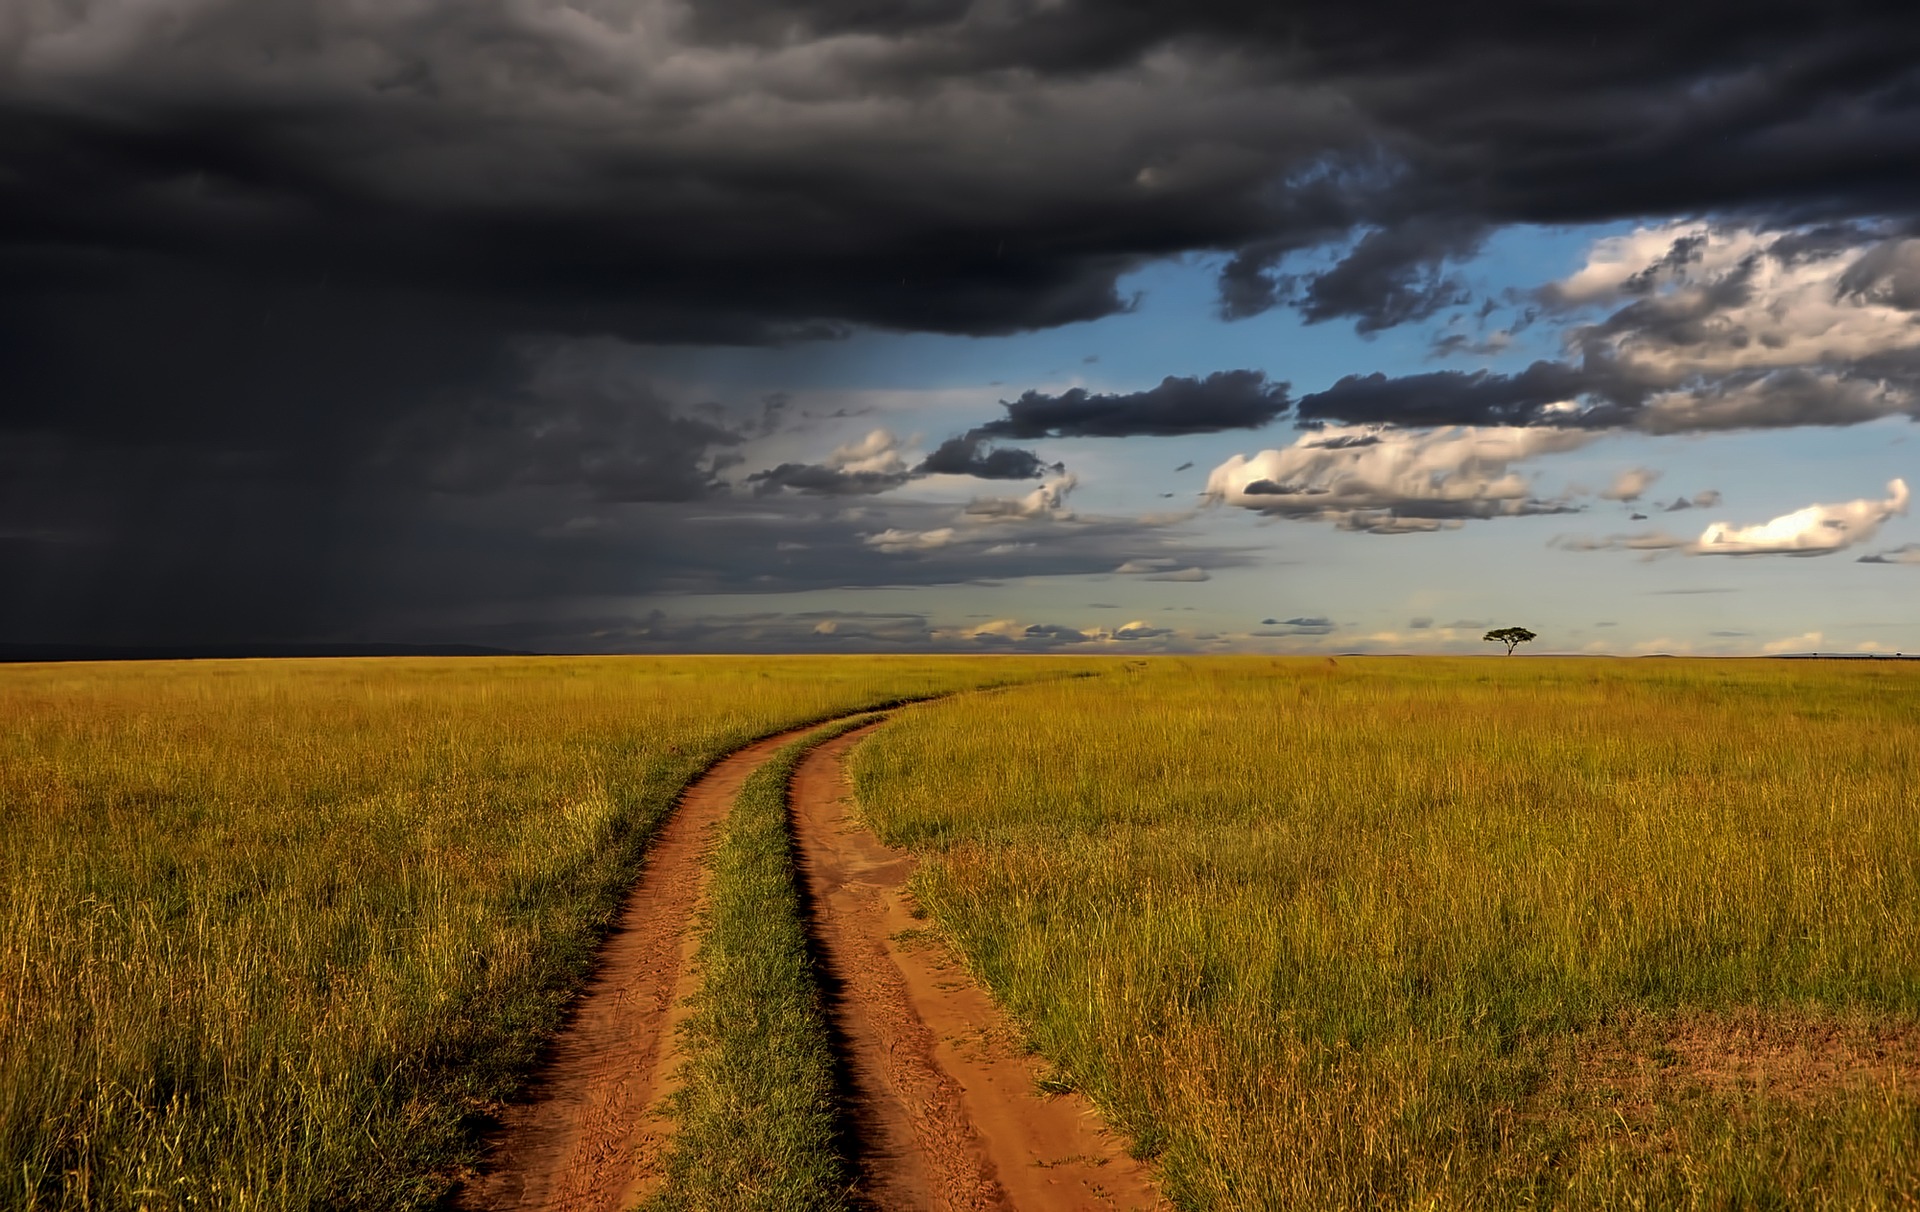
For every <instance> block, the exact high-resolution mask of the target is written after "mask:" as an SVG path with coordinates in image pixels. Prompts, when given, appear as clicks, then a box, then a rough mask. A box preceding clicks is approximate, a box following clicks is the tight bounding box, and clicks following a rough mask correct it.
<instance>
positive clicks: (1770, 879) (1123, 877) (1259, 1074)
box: [855, 658, 1920, 1208]
mask: <svg viewBox="0 0 1920 1212" xmlns="http://www.w3.org/2000/svg"><path fill="white" fill-rule="evenodd" d="M855 770H856V780H857V786H858V790H859V795H860V800H861V803H862V804H863V806H864V809H865V811H866V812H867V814H868V816H869V817H870V819H871V820H872V821H873V822H874V823H875V825H876V826H877V828H878V829H879V831H880V832H881V833H882V834H883V835H884V836H885V837H886V838H888V839H889V840H890V841H893V842H896V843H904V844H907V845H909V846H911V847H913V848H915V849H916V850H918V851H920V852H922V853H923V854H924V855H926V856H928V860H929V861H928V862H927V863H926V865H925V866H924V867H923V868H922V870H921V874H920V876H919V877H918V884H917V891H918V893H919V895H920V896H921V898H922V899H923V901H924V902H925V904H926V905H927V907H928V908H929V909H930V911H931V913H932V914H933V916H934V918H935V919H936V920H937V921H938V923H939V924H940V925H941V926H942V927H943V928H944V929H945V930H946V931H948V932H949V933H950V934H951V935H952V937H953V938H954V939H955V940H956V942H957V943H958V945H959V946H960V947H961V948H962V949H963V951H964V952H965V953H966V955H967V956H968V958H969V960H970V962H971V963H972V964H973V965H974V967H975V968H976V970H977V971H978V973H979V974H980V975H981V976H982V977H983V978H984V980H985V981H986V982H987V983H988V984H989V985H990V986H991V987H992V989H993V990H994V992H995V993H996V994H997V995H998V996H999V997H1000V999H1001V1000H1002V1001H1003V1002H1004V1003H1005V1004H1007V1005H1008V1006H1009V1007H1010V1008H1011V1009H1012V1010H1013V1011H1014V1012H1015V1013H1016V1015H1017V1016H1019V1017H1020V1018H1021V1019H1022V1020H1023V1021H1024V1022H1025V1023H1026V1025H1027V1027H1028V1029H1029V1030H1030V1032H1031V1034H1032V1037H1033V1039H1034V1041H1035V1043H1036V1044H1037V1045H1038V1047H1039V1048H1040V1049H1041V1050H1042V1051H1044V1052H1045V1053H1046V1054H1047V1055H1048V1056H1049V1057H1051V1058H1052V1059H1053V1060H1054V1061H1055V1063H1056V1064H1057V1065H1058V1066H1059V1068H1060V1069H1061V1071H1062V1072H1063V1073H1064V1074H1065V1075H1066V1076H1067V1077H1068V1078H1069V1079H1070V1080H1071V1081H1073V1082H1076V1083H1078V1084H1079V1085H1081V1086H1082V1087H1083V1088H1084V1089H1086V1090H1087V1091H1088V1092H1089V1093H1090V1094H1091V1095H1093V1096H1094V1097H1095V1099H1096V1100H1097V1101H1098V1102H1099V1103H1101V1104H1102V1105H1103V1106H1104V1107H1106V1108H1107V1109H1108V1111H1109V1112H1110V1114H1112V1115H1113V1117H1114V1118H1115V1119H1116V1120H1117V1121H1118V1122H1119V1123H1120V1124H1121V1125H1122V1126H1124V1127H1125V1128H1126V1129H1127V1130H1129V1131H1130V1132H1131V1133H1133V1134H1134V1136H1135V1138H1136V1140H1137V1141H1138V1142H1139V1144H1140V1146H1141V1148H1143V1149H1144V1150H1146V1151H1148V1152H1152V1153H1154V1154H1156V1155H1157V1156H1158V1158H1159V1160H1160V1162H1161V1164H1162V1165H1163V1167H1164V1170H1165V1173H1166V1176H1167V1180H1168V1183H1169V1187H1170V1189H1171V1191H1172V1192H1173V1193H1174V1194H1175V1195H1176V1197H1177V1198H1178V1199H1179V1200H1180V1201H1181V1203H1182V1205H1183V1206H1186V1207H1193V1208H1354V1207H1363V1206H1364V1207H1374V1206H1387V1207H1450V1208H1517V1207H1544V1206H1559V1207H1576V1208H1615V1207H1699V1208H1725V1207H1764V1206H1777V1207H1787V1206H1791V1207H1833V1208H1853V1207H1874V1206H1895V1205H1900V1206H1907V1205H1910V1204H1911V1203H1912V1202H1914V1201H1915V1199H1916V1198H1920V1110H1916V1108H1917V1107H1920V806H1917V800H1920V792H1916V788H1920V669H1916V668H1915V667H1914V666H1911V665H1907V664H1894V663H1885V664H1871V663H1848V664H1844V665H1837V664H1825V663H1808V662H1800V663H1784V662H1707V661H1658V662H1654V661H1640V662H1627V661H1601V660H1592V661H1583V660H1547V659H1537V658H1536V659H1529V660H1522V659H1514V660H1511V661H1509V660H1507V659H1505V658H1493V659H1480V660H1471V659H1463V660H1437V659H1434V660H1412V659H1407V660H1391V659H1364V660H1342V661H1340V662H1338V663H1337V664H1335V663H1332V662H1327V661H1324V660H1321V661H1286V660H1281V661H1270V660H1264V659H1261V660H1254V659H1245V658H1240V659H1222V660H1184V661H1173V660H1168V661H1156V662H1152V663H1150V664H1146V665H1135V666H1133V667H1131V668H1130V669H1129V670H1128V671H1127V672H1124V673H1120V674H1116V675H1113V676H1109V677H1106V678H1103V679H1100V680H1097V681H1085V682H1071V683H1054V684H1047V685H1037V686H1031V687H1024V688H1020V689H1016V690H1012V691H1008V692H1006V693H1003V694H997V695H993V696H987V697H981V698H973V699H966V700H954V701H951V702H947V703H943V704H937V705H932V706H928V707H922V708H916V709H914V710H912V711H909V712H904V713H902V714H901V716H900V718H899V719H898V721H897V722H896V723H895V724H894V725H893V726H892V727H890V728H888V729H886V730H884V731H883V732H881V733H880V734H878V735H876V736H875V737H874V738H873V739H872V740H870V741H869V742H867V743H866V744H865V745H864V746H863V747H862V748H861V749H860V750H859V751H858V755H857V758H856V765H855ZM1743 1024H1744V1025H1743Z"/></svg>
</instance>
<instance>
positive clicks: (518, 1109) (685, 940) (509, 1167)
mask: <svg viewBox="0 0 1920 1212" xmlns="http://www.w3.org/2000/svg"><path fill="white" fill-rule="evenodd" d="M818 727H819V725H817V724H815V725H811V726H809V727H807V728H799V729H794V730H792V731H790V732H784V733H781V734H780V735H778V736H772V737H768V738H766V739H764V740H760V741H756V742H754V743H753V744H751V745H748V746H746V747H745V748H743V749H738V750H735V751H734V752H733V753H731V754H729V755H728V756H727V757H724V758H722V759H721V760H720V761H719V762H717V763H715V764H714V765H713V766H712V767H710V768H708V770H707V772H706V773H705V774H703V775H701V776H700V777H699V778H698V779H695V780H694V781H693V782H692V783H690V784H688V786H687V788H686V789H685V790H684V791H682V792H681V794H680V799H679V803H678V805H677V806H676V807H675V808H674V809H673V811H672V813H671V814H670V815H669V816H668V817H667V820H666V821H665V823H664V824H662V825H661V827H660V830H659V832H658V833H657V834H656V835H655V836H654V839H653V842H652V844H651V845H650V846H649V847H648V848H647V854H646V860H645V865H644V866H643V867H642V868H641V871H640V877H639V879H638V880H637V881H636V882H635V883H634V886H633V888H632V889H631V890H630V891H629V892H628V893H627V895H626V898H625V900H624V901H623V902H622V904H621V907H620V912H619V916H618V917H617V918H616V920H615V923H614V927H613V930H612V932H611V933H609V934H608V935H607V938H606V940H605V941H604V942H603V943H602V944H601V949H600V954H599V956H598V958H597V960H596V963H595V966H594V972H593V975H592V977H591V978H589V980H588V982H587V984H586V986H585V988H584V989H583V990H582V991H581V994H580V997H579V1000H578V1001H577V1002H576V1003H575V1004H574V1007H573V1009H572V1011H571V1013H570V1014H569V1017H568V1021H567V1023H566V1025H565V1026H564V1027H563V1028H562V1029H561V1032H560V1034H559V1035H558V1036H557V1037H556V1038H555V1040H554V1042H553V1044H552V1046H551V1050H550V1052H549V1054H548V1057H547V1059H546V1061H545V1062H544V1064H543V1066H542V1068H541V1070H540V1073H539V1075H538V1076H537V1077H536V1078H535V1079H534V1081H533V1083H532V1084H531V1085H530V1086H529V1088H528V1090H527V1092H526V1096H525V1097H524V1098H522V1099H521V1100H518V1101H516V1102H515V1103H513V1104H512V1105H511V1106H510V1107H508V1108H507V1110H506V1111H505V1112H504V1113H503V1114H502V1116H501V1121H502V1122H501V1125H500V1129H499V1131H498V1132H496V1133H495V1134H494V1137H493V1139H492V1141H491V1142H490V1144H489V1147H488V1150H487V1157H486V1160H485V1162H484V1171H483V1172H482V1173H481V1174H479V1175H478V1176H476V1177H475V1178H474V1179H473V1180H472V1181H470V1182H469V1183H468V1184H467V1186H466V1188H465V1189H464V1190H463V1191H462V1192H461V1193H460V1195H459V1197H458V1199H457V1200H456V1206H457V1207H458V1208H461V1209H463V1210H465V1212H534V1210H536V1209H538V1210H541V1212H623V1210H624V1209H627V1208H630V1207H632V1206H633V1205H634V1204H635V1203H637V1202H638V1201H639V1200H640V1199H642V1198H644V1197H645V1196H646V1195H648V1194H649V1193H651V1191H652V1190H653V1188H654V1187H655V1186H656V1185H657V1184H658V1183H659V1181H660V1178H661V1176H662V1162H663V1161H664V1160H665V1156H666V1147H667V1144H668V1142H669V1140H670V1137H671V1133H672V1123H671V1121H670V1120H668V1119H666V1118H664V1117H662V1116H661V1115H660V1114H659V1112H658V1107H659V1103H660V1101H661V1099H662V1098H663V1097H665V1096H666V1095H667V1094H669V1093H671V1090H672V1081H673V1076H674V1073H675V1070H676V1069H677V1068H678V1057H677V1049H676V1047H675V1031H674V1029H675V1028H676V1027H677V1026H678V1025H679V1023H680V1022H681V1021H682V1020H683V1019H684V1018H685V1011H684V1009H683V1008H682V1007H683V1003H684V1002H685V1001H686V998H687V996H688V995H689V994H691V993H692V992H693V991H694V988H693V973H692V971H691V959H692V955H693V951H694V947H695V944H696V943H697V942H698V939H697V931H696V930H695V929H694V920H695V914H696V912H697V910H698V908H699V906H700V903H701V901H702V900H703V898H704V896H705V891H706V886H707V878H708V869H707V864H706V861H705V860H706V857H707V855H708V854H709V853H710V852H711V851H712V849H713V845H714V835H715V831H716V830H717V829H718V827H719V825H720V823H721V822H722V821H724V820H725V819H726V816H727V813H728V811H730V810H731V809H732V807H733V800H734V797H735V796H736V795H738V794H739V791H740V785H741V784H742V783H744V782H746V779H747V776H748V775H749V774H751V773H753V771H754V770H755V769H757V768H758V767H759V766H760V765H761V764H762V763H764V762H765V761H766V760H767V759H768V758H770V757H772V756H773V754H774V752H775V751H776V750H778V749H779V748H780V747H781V746H782V745H785V744H787V743H788V742H790V741H793V740H795V739H797V738H799V737H802V736H805V735H806V734H807V733H809V732H811V731H813V730H814V729H815V728H818Z"/></svg>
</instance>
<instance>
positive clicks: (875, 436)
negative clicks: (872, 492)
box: [827, 429, 907, 475]
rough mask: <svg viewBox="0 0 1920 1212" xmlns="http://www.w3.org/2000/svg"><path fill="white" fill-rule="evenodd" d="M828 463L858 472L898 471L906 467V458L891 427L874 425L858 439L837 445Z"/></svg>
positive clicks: (883, 473)
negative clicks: (843, 444)
mask: <svg viewBox="0 0 1920 1212" xmlns="http://www.w3.org/2000/svg"><path fill="white" fill-rule="evenodd" d="M827 466H828V467H831V468H833V469H834V470H835V471H844V472H849V473H851V474H855V475H859V474H862V473H866V474H873V475H898V474H900V473H902V472H904V471H906V469H907V460H906V457H905V455H904V454H903V453H902V450H901V443H900V439H899V438H898V437H896V436H894V434H893V432H892V431H891V430H887V429H875V430H872V431H870V432H869V433H868V434H867V436H866V437H864V438H862V439H861V440H860V441H858V442H849V443H848V444H847V445H845V446H840V447H836V448H835V449H834V452H833V453H832V454H830V455H828V456H827Z"/></svg>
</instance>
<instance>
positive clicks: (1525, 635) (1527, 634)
mask: <svg viewBox="0 0 1920 1212" xmlns="http://www.w3.org/2000/svg"><path fill="white" fill-rule="evenodd" d="M1480 638H1481V639H1483V640H1487V641H1489V642H1491V643H1495V644H1505V645H1506V646H1507V655H1508V656H1512V655H1513V650H1514V649H1515V648H1517V647H1519V646H1520V645H1521V644H1524V643H1526V642H1527V641H1528V640H1531V639H1533V638H1534V635H1533V633H1532V632H1531V631H1528V630H1527V629H1526V628H1525V627H1496V628H1494V629H1493V630H1492V631H1489V632H1488V633H1487V634H1485V635H1483V636H1481V637H1480Z"/></svg>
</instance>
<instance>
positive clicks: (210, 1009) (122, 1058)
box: [0, 658, 1033, 1209]
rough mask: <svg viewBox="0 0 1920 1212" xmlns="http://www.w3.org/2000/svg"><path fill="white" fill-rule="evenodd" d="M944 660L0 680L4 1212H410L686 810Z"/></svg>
mask: <svg viewBox="0 0 1920 1212" xmlns="http://www.w3.org/2000/svg"><path fill="white" fill-rule="evenodd" d="M1032 672H1033V666H1032V665H1031V663H1027V664H1022V663H1019V662H982V661H979V660H971V661H967V660H955V659H941V658H929V659H891V658H875V659H867V658H857V659H847V660H806V659H780V660H734V659H722V658H700V659H686V660H672V661H658V660H643V659H606V660H532V659H528V660H519V659H513V660H473V661H450V660H439V661H317V662H299V661H294V662H195V663H190V664H172V663H170V664H131V665H117V666H105V665H99V666H86V665H65V666H14V667H0V820H4V822H5V829H4V853H0V1207H6V1208H96V1207H97V1208H138V1207H142V1206H145V1207H151V1208H154V1209H160V1208H176V1207H220V1208H236V1209H252V1208H274V1209H280V1208H287V1209H293V1208H336V1207H380V1208H389V1207H406V1206H421V1205H426V1204H429V1203H431V1202H432V1201H433V1200H434V1199H435V1198H436V1197H437V1195H438V1194H439V1192H440V1191H441V1190H442V1189H443V1188H444V1187H445V1185H446V1182H447V1179H448V1176H449V1174H450V1173H451V1172H452V1171H453V1169H454V1168H455V1167H456V1166H457V1165H458V1164H459V1163H460V1162H461V1160H462V1159H463V1158H464V1157H466V1156H468V1155H469V1152H470V1150H471V1148H472V1146H473V1143H474V1140H475V1129H476V1123H477V1118H476V1117H477V1116H479V1115H482V1114H484V1113H485V1112H486V1110H487V1109H488V1108H489V1107H491V1106H493V1105H496V1103H497V1101H498V1100H499V1099H501V1098H502V1097H503V1096H505V1095H506V1094H507V1092H508V1091H509V1090H510V1089H511V1088H512V1087H513V1086H514V1084H515V1083H516V1082H517V1081H519V1080H520V1079H521V1077H522V1076H523V1075H524V1074H525V1072H526V1071H527V1068H528V1066H529V1064H530V1062H531V1061H532V1059H533V1057H534V1055H535V1051H536V1048H537V1045H538V1042H539V1041H540V1040H541V1039H542V1038H543V1037H544V1036H545V1035H547V1034H548V1033H549V1032H550V1031H551V1030H552V1028H553V1027H554V1025H555V1023H556V1022H557V1020H558V1016H559V1014H560V1012H561V1008H562V1006H563V1004H564V1001H565V998H566V996H567V992H568V990H569V989H570V988H572V987H573V986H575V985H576V984H577V982H578V980H579V979H580V977H581V975H582V974H583V972H584V971H585V968H586V965H587V963H588V961H589V958H590V955H591V951H592V947H593V944H594V942H595V940H596V939H597V938H598V937H599V935H600V934H601V933H602V932H603V930H604V928H605V925H606V923H607V921H608V917H609V914H610V911H611V909H612V907H613V906H614V904H615V903H616V898H617V895H618V893H619V891H620V889H621V888H623V887H624V886H625V885H626V884H628V883H629V882H630V881H631V879H632V878H633V875H634V873H635V871H636V869H637V866H638V864H639V862H640V861H641V858H642V855H643V853H644V850H645V847H646V843H647V839H648V837H649V836H650V834H651V832H652V830H653V828H654V826H655V824H656V823H657V822H658V821H659V820H660V819H661V816H662V814H663V812H664V811H665V809H666V808H667V806H668V805H669V804H670V803H671V801H672V797H673V795H674V794H675V792H676V791H677V790H678V788H679V787H681V786H682V785H684V784H685V782H686V781H687V780H688V779H689V778H690V777H691V776H692V775H693V774H695V773H697V772H698V771H699V770H700V769H702V768H703V767H704V766H705V765H707V764H708V763H709V762H711V761H712V760H713V759H714V758H715V757H716V756H718V755H719V754H721V753H722V752H724V751H726V750H728V749H730V748H733V747H735V746H737V745H739V744H741V743H742V742H744V741H746V740H748V739H750V738H752V737H754V736H758V735H763V734H766V733H769V732H773V731H777V730H779V729H780V728H782V727H786V726H791V725H794V724H798V723H802V722H806V721H810V720H816V719H822V718H826V717H829V716H832V715H835V714H839V713H843V712H846V711H849V710H852V709H856V708H860V707H865V706H870V705H874V704H878V703H882V702H886V701H889V700H894V699H898V698H903V697H912V696H920V695H926V694H931V693H937V692H941V691H946V690H952V689H958V688H963V687H968V686H974V685H979V684H982V683H984V682H990V681H999V680H1007V679H1012V678H1018V677H1021V676H1028V675H1030V674H1031V673H1032Z"/></svg>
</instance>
